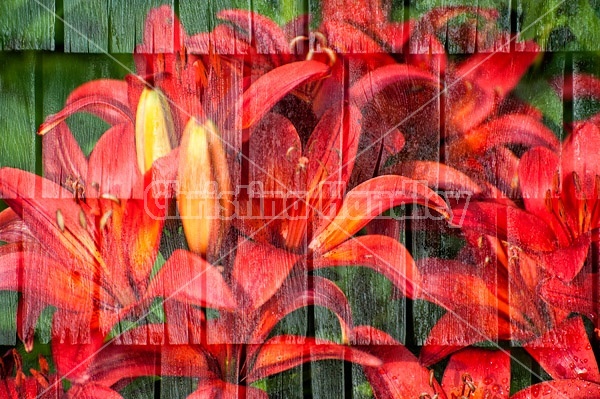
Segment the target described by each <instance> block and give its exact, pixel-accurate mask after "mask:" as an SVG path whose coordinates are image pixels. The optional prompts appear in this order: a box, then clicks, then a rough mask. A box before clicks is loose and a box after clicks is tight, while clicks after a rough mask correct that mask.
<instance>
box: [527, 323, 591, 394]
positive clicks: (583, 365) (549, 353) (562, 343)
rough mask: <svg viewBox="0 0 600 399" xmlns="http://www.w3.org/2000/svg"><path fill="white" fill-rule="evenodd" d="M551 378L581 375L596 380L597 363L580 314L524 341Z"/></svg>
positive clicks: (579, 376)
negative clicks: (537, 336) (531, 339)
mask: <svg viewBox="0 0 600 399" xmlns="http://www.w3.org/2000/svg"><path fill="white" fill-rule="evenodd" d="M525 349H526V350H527V352H529V353H530V354H531V356H533V358H534V359H535V360H536V361H537V362H538V363H539V364H540V366H542V367H543V368H544V370H546V372H547V373H548V374H550V376H552V378H554V379H556V380H560V379H571V378H572V379H583V380H586V381H591V382H595V383H599V384H600V371H599V370H598V363H597V362H596V357H595V355H594V351H593V350H592V346H591V344H590V341H589V339H588V338H587V332H586V330H585V326H584V325H583V320H582V319H581V317H572V318H569V319H566V320H565V321H564V322H563V323H562V324H560V325H558V326H556V327H555V328H553V329H552V330H550V331H548V332H547V333H545V334H544V335H543V336H541V337H539V338H537V339H536V340H534V341H532V342H528V343H527V344H526V345H525Z"/></svg>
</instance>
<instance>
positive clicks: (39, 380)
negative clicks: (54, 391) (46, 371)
mask: <svg viewBox="0 0 600 399" xmlns="http://www.w3.org/2000/svg"><path fill="white" fill-rule="evenodd" d="M29 372H30V373H31V375H32V376H33V377H34V378H35V380H36V381H37V383H38V384H40V386H41V387H42V388H48V387H49V386H50V381H48V379H47V378H46V376H44V375H43V374H42V373H40V372H39V371H37V370H36V369H29Z"/></svg>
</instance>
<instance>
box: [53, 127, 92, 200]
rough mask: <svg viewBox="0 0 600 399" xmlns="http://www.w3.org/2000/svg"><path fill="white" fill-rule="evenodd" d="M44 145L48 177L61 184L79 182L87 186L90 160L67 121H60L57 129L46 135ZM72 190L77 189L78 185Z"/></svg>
mask: <svg viewBox="0 0 600 399" xmlns="http://www.w3.org/2000/svg"><path fill="white" fill-rule="evenodd" d="M42 145H43V147H44V151H43V152H42V162H43V165H44V176H45V177H46V178H47V179H50V180H52V181H53V182H55V183H56V184H60V185H61V186H68V185H69V184H70V183H73V184H76V183H78V182H79V183H80V184H81V185H82V186H85V181H84V179H85V178H86V177H87V174H88V162H87V159H86V157H85V155H84V154H83V151H81V147H79V143H77V141H76V140H75V137H73V134H72V133H71V131H70V129H69V127H68V126H67V124H66V123H65V122H61V123H59V124H58V125H57V126H56V128H55V129H53V130H52V131H50V132H49V133H48V134H46V135H44V137H43V138H42ZM72 190H73V191H75V190H77V187H75V188H72Z"/></svg>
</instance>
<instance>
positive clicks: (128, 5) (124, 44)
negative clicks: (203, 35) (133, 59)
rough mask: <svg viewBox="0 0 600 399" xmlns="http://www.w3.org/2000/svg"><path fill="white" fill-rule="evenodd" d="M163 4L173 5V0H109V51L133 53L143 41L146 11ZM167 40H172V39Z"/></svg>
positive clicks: (162, 50) (163, 50)
mask: <svg viewBox="0 0 600 399" xmlns="http://www.w3.org/2000/svg"><path fill="white" fill-rule="evenodd" d="M163 4H165V5H168V6H171V7H173V0H128V1H125V0H111V3H110V9H109V19H110V43H109V46H110V47H109V48H110V52H111V53H129V54H131V53H133V52H134V51H135V47H136V45H138V44H140V43H142V42H143V41H144V23H145V21H146V16H147V15H148V11H149V10H150V9H152V8H154V7H158V6H160V5H163ZM167 40H170V43H172V42H173V39H167ZM171 46H172V44H171ZM159 51H161V52H165V51H167V50H166V49H161V50H159Z"/></svg>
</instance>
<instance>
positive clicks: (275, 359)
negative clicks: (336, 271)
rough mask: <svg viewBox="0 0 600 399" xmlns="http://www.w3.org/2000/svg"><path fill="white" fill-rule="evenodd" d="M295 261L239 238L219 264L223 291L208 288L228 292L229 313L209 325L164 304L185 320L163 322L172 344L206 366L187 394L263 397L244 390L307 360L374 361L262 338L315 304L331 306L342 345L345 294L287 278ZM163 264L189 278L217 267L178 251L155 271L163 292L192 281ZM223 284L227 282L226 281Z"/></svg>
mask: <svg viewBox="0 0 600 399" xmlns="http://www.w3.org/2000/svg"><path fill="white" fill-rule="evenodd" d="M301 259H302V257H301V256H299V255H296V254H292V253H290V252H287V251H285V250H282V249H277V248H274V247H273V246H271V245H268V244H260V243H253V242H251V241H248V240H246V239H241V240H240V242H239V244H238V246H237V255H236V257H235V260H234V262H233V264H232V265H228V264H225V265H224V270H223V273H224V277H225V279H224V280H223V282H222V286H221V287H219V286H214V287H212V289H211V291H212V292H215V291H216V292H219V291H227V292H229V291H231V292H232V293H233V295H234V298H235V302H236V303H237V304H238V306H237V307H236V308H235V309H229V310H227V309H223V310H221V311H220V312H219V316H218V317H217V318H215V319H210V320H207V319H206V318H205V317H204V316H203V315H202V314H200V313H199V311H198V310H193V308H191V307H190V308H189V310H188V311H185V310H184V308H187V307H188V305H187V304H184V303H181V304H179V305H177V304H175V303H171V304H170V305H169V306H177V310H176V309H175V308H173V309H172V311H173V312H172V315H173V317H177V315H185V314H187V315H188V323H187V325H186V324H185V319H184V320H182V322H179V323H171V324H169V325H167V330H168V334H169V337H170V339H171V340H172V341H173V340H174V341H180V340H183V341H184V342H192V343H196V344H197V345H195V346H190V347H189V348H190V351H189V356H190V357H192V358H194V359H200V364H203V365H206V367H205V369H204V371H203V372H202V373H201V374H200V375H195V376H198V377H200V380H199V385H198V389H197V390H196V392H195V393H193V394H192V395H191V397H193V398H204V397H211V396H210V395H211V392H212V394H215V393H216V392H219V393H220V394H221V395H225V396H224V397H229V396H228V395H231V396H232V397H233V395H234V394H235V393H238V394H239V393H243V392H247V393H248V394H252V395H256V397H266V394H265V393H264V392H262V391H260V390H258V389H255V388H252V387H249V386H247V385H248V384H250V383H252V382H254V381H257V380H259V379H262V378H265V377H267V376H270V375H273V374H277V373H280V372H282V371H285V370H288V369H290V368H293V367H295V366H297V365H300V364H302V363H304V362H308V361H314V360H321V359H344V360H349V361H354V362H357V363H359V364H367V365H378V364H379V360H378V359H376V358H375V357H373V356H370V355H367V354H365V353H363V352H361V351H359V350H356V349H354V348H352V347H348V346H345V345H340V344H336V343H333V342H329V341H325V340H317V339H315V338H312V337H300V336H291V335H282V336H276V337H272V338H268V337H269V334H270V333H271V331H272V329H273V328H274V327H275V325H276V324H277V323H278V322H279V321H280V320H281V319H282V318H283V317H285V315H287V314H289V313H291V312H293V311H294V310H296V309H299V308H301V307H303V306H309V305H318V306H323V307H326V308H329V309H330V310H331V311H332V312H333V313H334V314H335V315H336V316H337V317H338V320H339V322H340V326H341V330H342V342H343V343H347V342H348V339H349V334H350V332H351V329H352V319H351V316H350V309H349V305H348V303H347V301H346V298H345V296H344V294H343V293H342V292H341V290H340V289H339V288H338V287H337V286H335V284H333V283H332V282H330V281H328V280H326V279H323V278H319V277H316V276H315V277H306V276H305V275H302V274H293V272H292V270H293V269H294V266H295V264H296V263H297V262H299V261H301ZM169 264H173V265H177V267H178V268H182V267H187V268H189V270H190V271H191V275H196V276H201V275H202V274H203V273H206V272H207V271H209V272H210V273H213V272H212V271H216V270H217V268H216V267H215V266H213V265H211V264H210V263H208V262H206V260H204V259H203V258H202V257H200V256H197V255H195V254H193V253H190V252H188V251H184V250H177V251H175V252H174V253H173V255H172V256H171V257H170V258H169V260H168V261H167V263H166V264H165V267H163V269H161V270H160V271H159V272H158V274H157V279H156V281H161V282H162V283H163V284H164V287H165V292H170V291H172V289H173V288H177V287H185V286H187V285H189V284H196V282H195V281H193V279H192V281H190V280H189V278H188V277H187V276H183V278H181V273H179V272H175V269H174V268H173V267H168V266H169ZM265 265H269V266H268V267H265ZM167 276H168V277H167ZM225 280H227V281H229V282H230V284H225V283H224V281H225ZM167 318H169V313H167ZM183 346H185V345H183ZM174 361H176V362H180V364H179V366H178V369H179V370H182V369H183V370H185V369H186V367H187V365H188V364H190V363H189V362H190V361H192V360H191V359H190V358H189V357H180V358H178V359H175V360H174ZM194 362H195V363H198V361H196V360H194ZM184 372H185V371H184ZM240 384H241V385H242V386H240Z"/></svg>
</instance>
